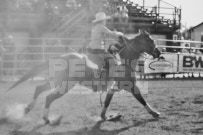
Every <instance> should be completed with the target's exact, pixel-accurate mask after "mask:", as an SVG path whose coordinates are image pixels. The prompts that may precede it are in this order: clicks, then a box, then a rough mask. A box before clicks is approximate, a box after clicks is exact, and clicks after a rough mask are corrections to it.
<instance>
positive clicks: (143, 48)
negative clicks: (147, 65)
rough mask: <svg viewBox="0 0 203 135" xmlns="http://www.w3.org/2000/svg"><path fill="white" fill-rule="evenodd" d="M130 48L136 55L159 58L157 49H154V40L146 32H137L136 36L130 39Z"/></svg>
mask: <svg viewBox="0 0 203 135" xmlns="http://www.w3.org/2000/svg"><path fill="white" fill-rule="evenodd" d="M130 48H131V50H134V51H135V52H137V53H144V52H145V53H147V54H149V55H152V56H153V57H154V58H159V56H160V54H161V52H160V51H159V49H158V48H157V47H156V45H155V43H154V40H153V39H152V38H151V36H150V34H149V33H147V32H146V31H139V33H138V35H137V36H136V37H135V38H134V39H132V42H131V43H130Z"/></svg>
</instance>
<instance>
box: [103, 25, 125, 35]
mask: <svg viewBox="0 0 203 135" xmlns="http://www.w3.org/2000/svg"><path fill="white" fill-rule="evenodd" d="M102 32H103V33H105V34H107V35H109V36H112V37H119V36H123V33H121V32H117V31H111V30H109V29H108V28H107V27H106V26H103V27H102Z"/></svg>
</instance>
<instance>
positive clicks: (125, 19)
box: [119, 4, 129, 23]
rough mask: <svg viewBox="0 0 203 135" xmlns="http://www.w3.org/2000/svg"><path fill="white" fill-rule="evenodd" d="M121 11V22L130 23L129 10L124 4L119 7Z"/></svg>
mask: <svg viewBox="0 0 203 135" xmlns="http://www.w3.org/2000/svg"><path fill="white" fill-rule="evenodd" d="M119 11H120V22H122V23H127V22H128V18H129V17H128V9H127V8H126V6H125V5H124V4H122V5H121V6H120V7H119Z"/></svg>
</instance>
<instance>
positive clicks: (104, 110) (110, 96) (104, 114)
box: [101, 89, 114, 120]
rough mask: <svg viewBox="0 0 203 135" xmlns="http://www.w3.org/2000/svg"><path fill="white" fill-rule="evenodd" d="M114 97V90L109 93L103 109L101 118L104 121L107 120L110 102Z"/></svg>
mask: <svg viewBox="0 0 203 135" xmlns="http://www.w3.org/2000/svg"><path fill="white" fill-rule="evenodd" d="M113 95H114V91H113V90H112V89H110V90H108V91H107V94H106V99H105V101H104V107H103V109H102V112H101V118H102V119H103V120H105V119H106V111H107V109H108V107H109V104H110V102H111V100H112V97H113Z"/></svg>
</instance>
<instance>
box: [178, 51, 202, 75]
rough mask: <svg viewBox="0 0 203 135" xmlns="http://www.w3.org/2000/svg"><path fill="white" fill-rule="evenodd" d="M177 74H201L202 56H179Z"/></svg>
mask: <svg viewBox="0 0 203 135" xmlns="http://www.w3.org/2000/svg"><path fill="white" fill-rule="evenodd" d="M179 72H198V73H199V72H203V55H197V54H196V55H191V54H180V55H179Z"/></svg>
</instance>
